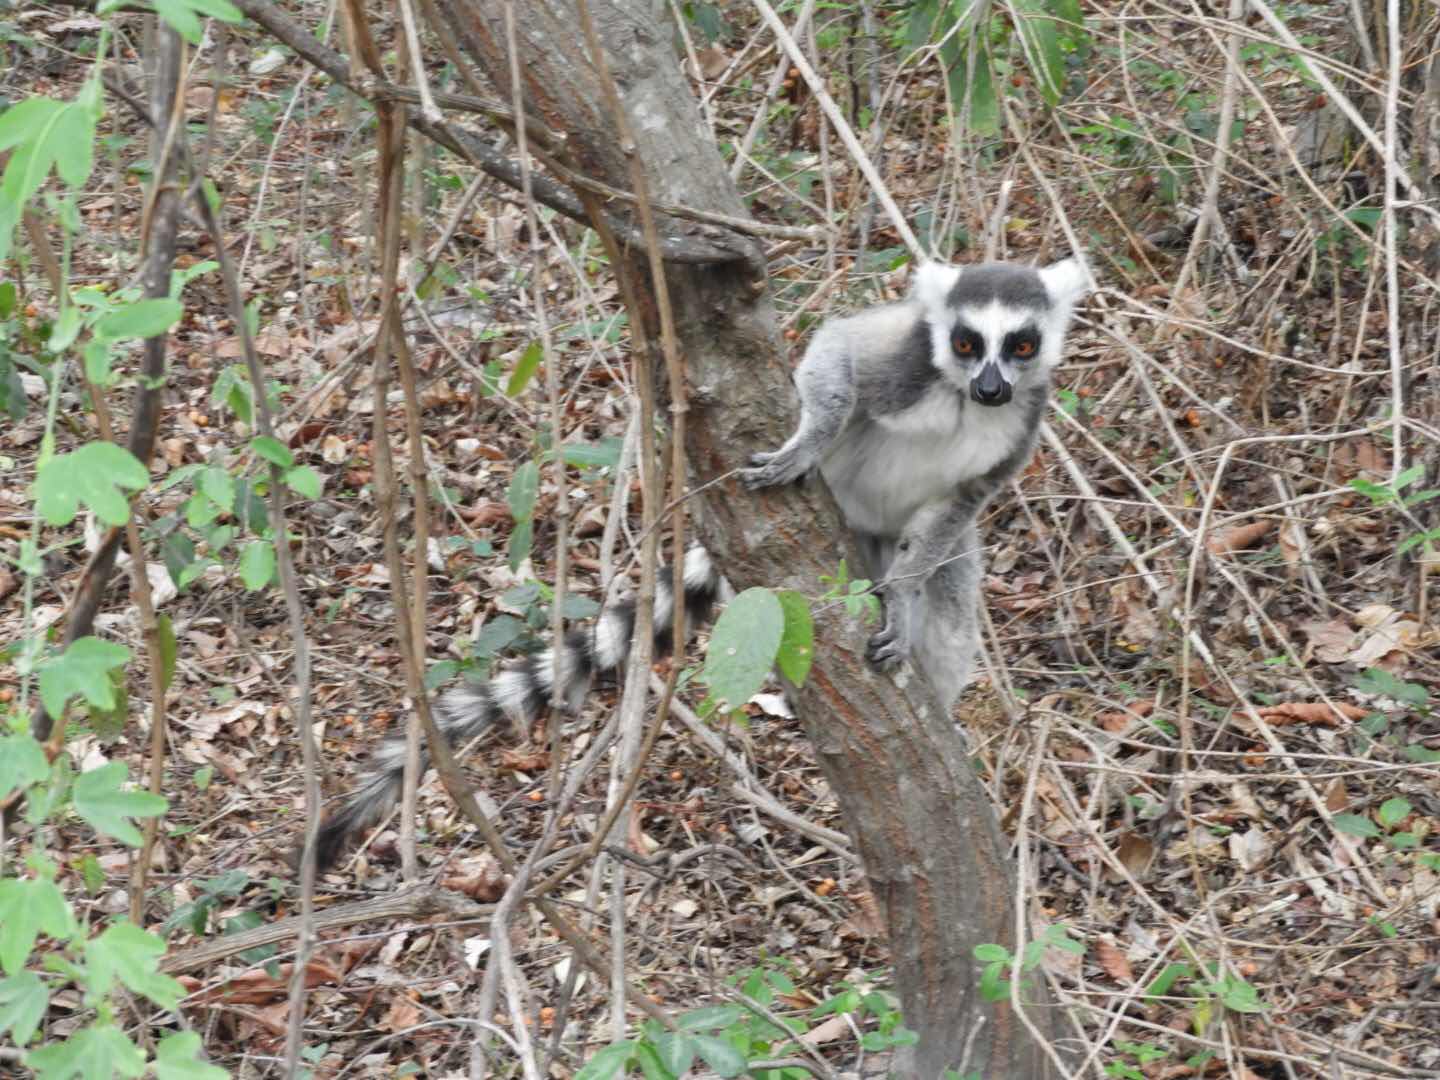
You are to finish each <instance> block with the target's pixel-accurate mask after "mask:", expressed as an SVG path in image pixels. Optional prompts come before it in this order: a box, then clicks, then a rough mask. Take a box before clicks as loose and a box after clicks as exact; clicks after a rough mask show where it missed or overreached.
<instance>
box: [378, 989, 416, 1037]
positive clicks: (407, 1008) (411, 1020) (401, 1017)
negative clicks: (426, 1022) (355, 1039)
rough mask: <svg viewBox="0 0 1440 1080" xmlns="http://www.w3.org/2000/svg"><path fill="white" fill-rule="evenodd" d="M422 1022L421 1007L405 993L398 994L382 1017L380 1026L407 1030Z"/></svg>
mask: <svg viewBox="0 0 1440 1080" xmlns="http://www.w3.org/2000/svg"><path fill="white" fill-rule="evenodd" d="M418 1023H420V1009H419V1008H418V1007H417V1006H416V1004H415V1003H414V1002H413V1001H411V1000H410V999H409V998H407V997H406V996H405V995H404V994H396V995H395V997H394V999H393V1000H392V1001H391V1002H390V1008H388V1009H386V1010H385V1015H384V1016H383V1017H381V1018H380V1026H381V1027H382V1028H384V1029H385V1030H386V1031H391V1032H398V1031H406V1030H408V1029H409V1028H413V1027H414V1026H415V1025H416V1024H418Z"/></svg>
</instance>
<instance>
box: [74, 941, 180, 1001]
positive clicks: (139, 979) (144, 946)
mask: <svg viewBox="0 0 1440 1080" xmlns="http://www.w3.org/2000/svg"><path fill="white" fill-rule="evenodd" d="M164 955H165V942H164V941H163V940H162V939H161V938H159V937H157V936H156V935H154V934H152V933H150V932H149V931H147V930H141V929H140V927H138V926H136V925H135V924H134V923H130V922H117V923H116V924H115V925H114V926H111V927H108V928H107V929H106V930H105V932H104V933H102V934H101V935H100V936H99V937H93V938H91V939H90V940H89V941H87V942H86V943H85V963H86V965H87V966H88V967H89V969H90V985H89V987H88V988H87V992H86V995H85V996H86V999H87V1000H89V1001H90V1002H91V1003H92V1004H97V1003H99V1002H100V1001H101V1000H103V999H104V998H105V997H106V996H108V995H109V993H110V989H111V987H112V986H113V985H114V982H115V980H116V979H119V980H120V982H122V983H124V984H125V985H126V986H127V987H129V988H130V989H131V990H133V991H135V993H137V994H142V995H144V996H145V997H147V998H149V999H150V1000H151V1001H153V1002H154V1003H155V1004H156V1005H159V1006H160V1007H161V1008H162V1009H166V1010H171V1009H174V1008H175V1007H176V1006H177V1005H179V1004H180V999H181V998H183V997H184V996H185V988H184V987H183V986H181V985H180V983H179V982H178V981H176V980H175V979H172V978H171V977H170V976H169V975H162V974H161V973H160V958H161V957H162V956H164Z"/></svg>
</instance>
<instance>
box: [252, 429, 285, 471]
mask: <svg viewBox="0 0 1440 1080" xmlns="http://www.w3.org/2000/svg"><path fill="white" fill-rule="evenodd" d="M250 449H251V450H253V451H255V455H256V457H262V458H264V459H265V460H266V461H268V462H270V464H271V465H276V466H279V467H280V468H282V469H288V468H290V466H292V465H294V464H295V455H294V454H292V453H291V452H290V448H289V447H288V446H286V445H285V444H284V443H282V442H281V441H280V440H279V439H277V438H275V437H274V436H273V435H256V436H255V437H254V438H253V439H251V440H250Z"/></svg>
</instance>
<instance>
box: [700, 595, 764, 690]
mask: <svg viewBox="0 0 1440 1080" xmlns="http://www.w3.org/2000/svg"><path fill="white" fill-rule="evenodd" d="M784 633H785V609H784V608H783V607H782V606H781V604H780V599H779V597H777V596H776V595H775V594H774V593H773V592H771V591H770V590H769V589H760V588H754V589H746V590H745V591H744V592H742V593H741V594H740V595H739V596H737V597H735V599H734V600H732V601H730V603H729V604H728V605H727V606H726V608H725V610H724V611H723V612H721V614H720V618H719V619H717V620H716V621H715V626H714V628H713V629H712V630H711V631H710V646H709V648H708V649H706V651H705V667H704V670H703V671H702V672H701V676H700V677H701V678H702V679H703V680H704V681H705V683H706V685H707V686H708V687H709V688H710V696H711V697H713V698H715V699H716V700H717V701H718V702H719V703H720V707H721V708H722V709H724V710H726V711H730V710H733V709H738V708H739V707H740V706H741V705H743V704H745V702H747V701H749V700H750V698H751V697H752V696H753V695H754V694H755V693H757V692H758V691H759V689H760V687H761V686H762V685H763V684H764V682H765V677H766V676H767V675H768V674H769V673H770V669H771V668H772V667H773V666H774V665H775V654H776V652H777V651H778V650H779V648H780V641H781V639H782V637H783V636H784Z"/></svg>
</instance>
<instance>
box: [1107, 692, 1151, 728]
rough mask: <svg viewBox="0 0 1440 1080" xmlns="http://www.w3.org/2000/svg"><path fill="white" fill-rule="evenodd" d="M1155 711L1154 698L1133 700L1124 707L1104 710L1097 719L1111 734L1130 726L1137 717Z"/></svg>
mask: <svg viewBox="0 0 1440 1080" xmlns="http://www.w3.org/2000/svg"><path fill="white" fill-rule="evenodd" d="M1154 711H1155V701H1154V699H1151V700H1148V701H1132V702H1130V703H1129V704H1128V705H1126V706H1125V708H1123V709H1114V710H1112V711H1110V712H1103V713H1101V714H1100V715H1099V716H1097V717H1096V718H1095V719H1096V720H1097V721H1098V722H1099V724H1100V726H1101V727H1103V728H1104V729H1105V730H1106V731H1108V732H1110V733H1111V734H1119V733H1120V732H1122V731H1124V730H1125V729H1126V728H1127V727H1129V726H1130V725H1131V724H1132V723H1133V722H1134V721H1135V720H1136V719H1137V718H1141V717H1146V716H1149V715H1150V714H1151V713H1152V712H1154Z"/></svg>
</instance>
